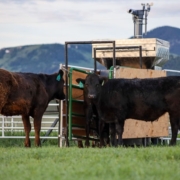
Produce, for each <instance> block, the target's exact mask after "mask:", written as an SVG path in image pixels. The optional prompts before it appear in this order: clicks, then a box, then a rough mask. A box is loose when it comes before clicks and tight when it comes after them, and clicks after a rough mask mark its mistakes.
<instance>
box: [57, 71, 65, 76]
mask: <svg viewBox="0 0 180 180" xmlns="http://www.w3.org/2000/svg"><path fill="white" fill-rule="evenodd" d="M58 74H60V76H61V77H63V74H64V72H63V71H62V70H61V69H60V70H59V73H58Z"/></svg>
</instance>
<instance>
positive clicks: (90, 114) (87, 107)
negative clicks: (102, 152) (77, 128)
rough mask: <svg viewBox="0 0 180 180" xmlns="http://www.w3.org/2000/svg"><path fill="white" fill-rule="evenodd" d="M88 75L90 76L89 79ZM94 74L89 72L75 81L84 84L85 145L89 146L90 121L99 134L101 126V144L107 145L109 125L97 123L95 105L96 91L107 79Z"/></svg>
mask: <svg viewBox="0 0 180 180" xmlns="http://www.w3.org/2000/svg"><path fill="white" fill-rule="evenodd" d="M89 76H90V77H92V78H90V79H89ZM96 76H97V75H96V74H89V75H87V77H86V79H81V78H78V79H76V81H77V82H78V83H80V82H81V83H83V84H84V93H83V95H84V111H85V116H86V141H85V146H87V147H89V145H90V143H89V134H90V127H91V124H92V121H93V122H95V124H96V131H97V133H98V135H99V126H101V129H102V136H103V139H101V140H102V141H101V143H100V144H101V145H103V146H104V145H105V144H106V145H108V144H109V126H108V124H104V123H101V124H100V125H99V117H98V112H97V109H96V105H97V96H96V92H97V91H98V90H99V89H100V88H101V84H102V83H105V82H106V81H107V78H106V77H100V78H95V77H96ZM92 84H94V85H95V86H93V88H92V89H91V85H92Z"/></svg>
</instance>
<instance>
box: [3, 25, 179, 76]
mask: <svg viewBox="0 0 180 180" xmlns="http://www.w3.org/2000/svg"><path fill="white" fill-rule="evenodd" d="M144 38H159V39H163V40H166V41H169V42H170V53H171V55H170V60H169V61H168V62H167V63H166V64H165V65H164V66H163V68H166V69H176V70H180V29H179V28H175V27H170V26H162V27H158V28H155V29H153V30H151V31H149V32H148V33H147V35H146V36H145V37H144ZM64 54H65V52H64V45H63V44H57V43H56V44H39V45H25V46H19V47H9V48H8V47H7V48H3V49H0V68H4V69H7V70H10V71H19V72H20V71H21V72H34V73H54V72H56V71H57V70H58V69H59V64H60V63H63V64H64V63H65V62H64V60H65V58H64V57H65V56H64ZM68 57H69V58H68V59H69V64H70V65H75V66H82V67H89V68H93V66H94V64H93V59H92V46H91V45H88V44H86V45H70V46H69V48H68ZM98 68H102V65H100V64H98Z"/></svg>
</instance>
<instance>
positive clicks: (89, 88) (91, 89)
mask: <svg viewBox="0 0 180 180" xmlns="http://www.w3.org/2000/svg"><path fill="white" fill-rule="evenodd" d="M107 80H108V78H107V77H101V76H98V75H97V74H95V73H94V74H88V75H87V76H86V78H85V79H81V78H78V79H76V82H77V83H80V82H81V83H83V84H84V92H85V95H86V96H87V97H88V98H89V99H96V98H97V96H98V94H99V93H100V91H101V86H102V84H103V83H105V82H107Z"/></svg>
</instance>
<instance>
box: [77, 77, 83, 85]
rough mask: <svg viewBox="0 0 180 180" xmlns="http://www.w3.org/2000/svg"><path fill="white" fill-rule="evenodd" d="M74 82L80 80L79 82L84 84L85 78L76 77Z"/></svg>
mask: <svg viewBox="0 0 180 180" xmlns="http://www.w3.org/2000/svg"><path fill="white" fill-rule="evenodd" d="M76 82H77V83H80V82H81V83H83V84H85V79H82V78H77V79H76Z"/></svg>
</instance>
